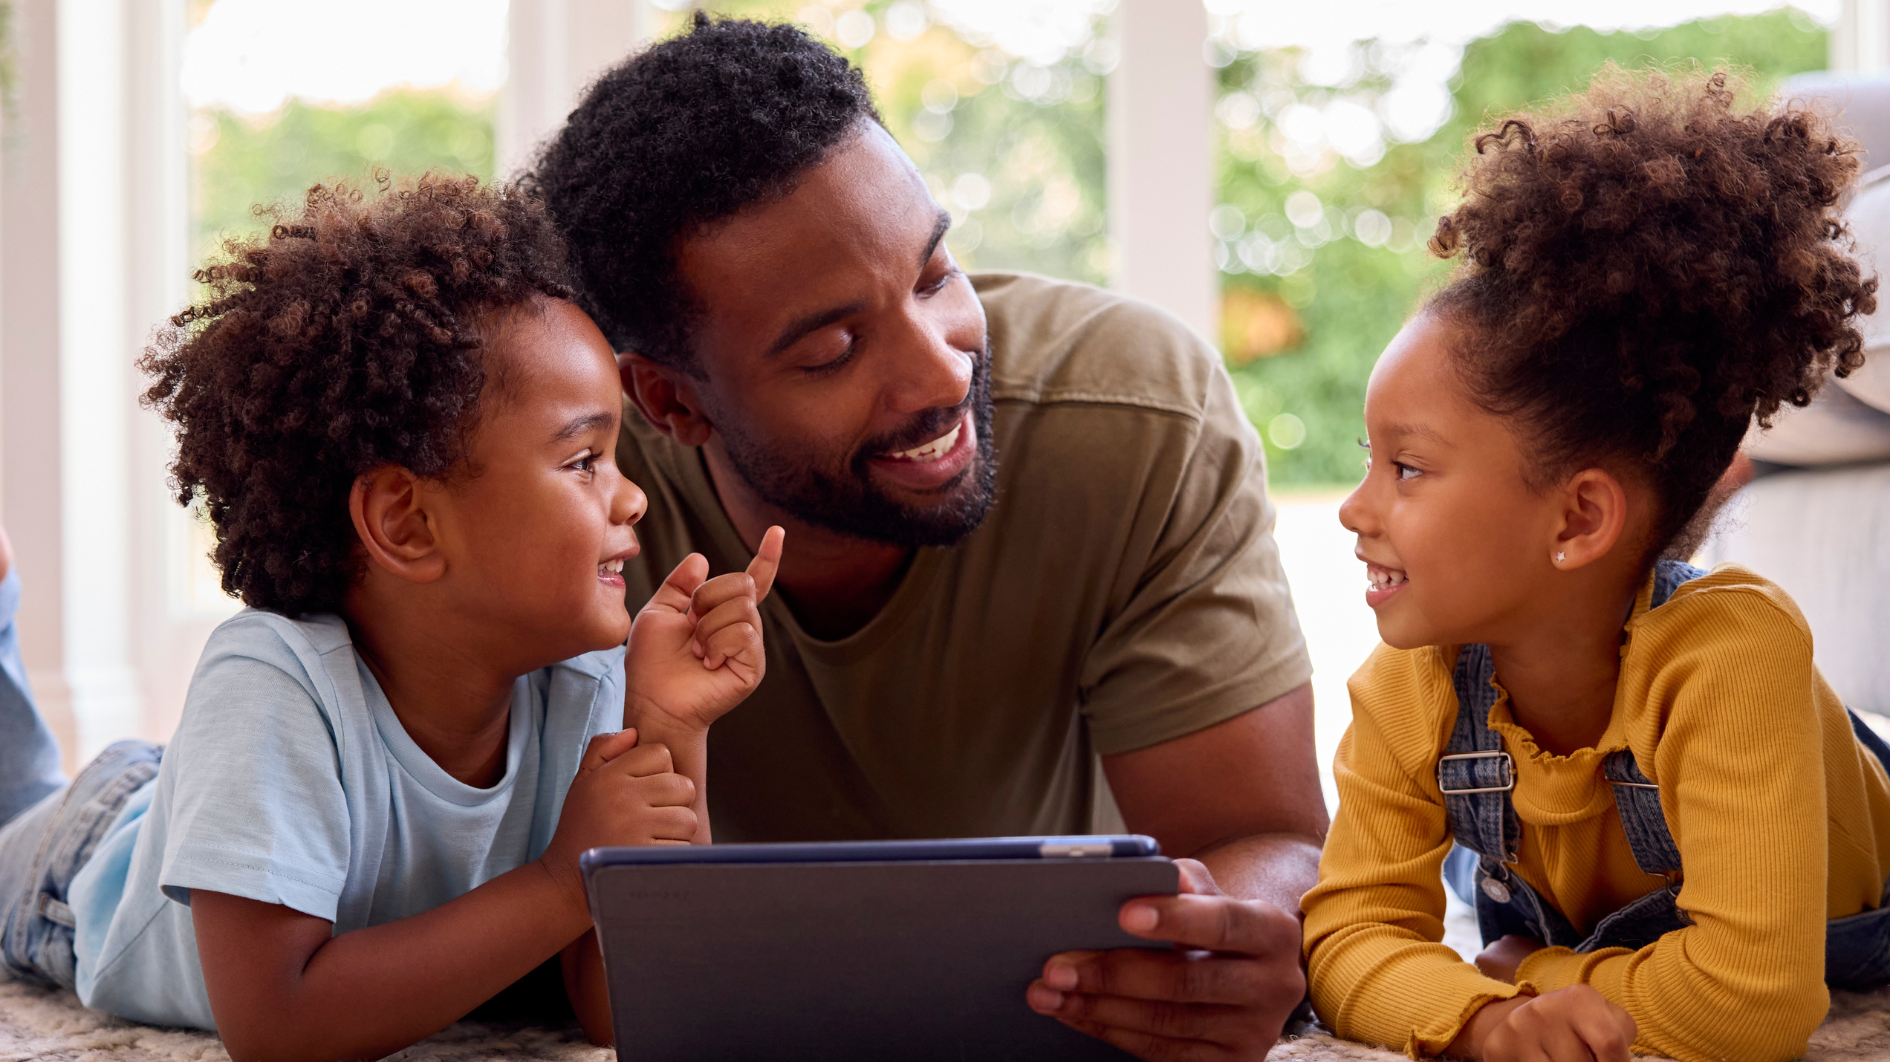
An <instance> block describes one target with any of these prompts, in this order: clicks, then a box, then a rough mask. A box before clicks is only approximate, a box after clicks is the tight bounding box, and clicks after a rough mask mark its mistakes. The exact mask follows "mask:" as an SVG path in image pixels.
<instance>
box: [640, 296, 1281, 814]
mask: <svg viewBox="0 0 1890 1062" xmlns="http://www.w3.org/2000/svg"><path fill="white" fill-rule="evenodd" d="M972 283H973V285H974V286H975V288H976V290H977V292H978V295H979V298H980V299H982V300H983V303H984V308H985V313H986V315H987V317H988V320H989V327H990V335H991V349H992V359H993V360H992V371H991V376H992V379H991V387H992V398H993V400H994V402H995V406H996V417H995V423H994V425H993V430H992V438H993V441H994V442H995V444H996V447H997V458H998V476H997V483H998V493H997V501H996V503H995V504H994V505H993V506H992V507H991V510H990V513H989V515H987V516H986V518H985V521H984V523H983V524H982V525H981V526H980V527H979V528H978V529H977V530H976V531H973V532H972V533H971V534H970V535H969V536H967V537H966V538H965V539H964V540H963V541H961V542H960V543H958V544H957V545H955V546H951V547H946V548H927V549H921V550H919V551H918V554H917V556H915V557H914V559H913V561H912V563H911V565H910V567H909V568H908V569H907V572H906V575H905V577H904V579H903V581H902V582H901V583H900V585H899V587H898V589H897V590H896V591H895V592H894V593H893V595H892V598H891V600H890V601H888V602H887V604H886V606H885V608H884V609H882V610H881V611H880V614H879V615H878V616H876V617H874V618H873V619H872V620H871V621H870V622H868V623H867V624H866V626H864V627H863V628H861V629H860V630H858V631H857V632H855V633H853V634H852V635H850V636H848V637H846V638H843V639H841V640H839V641H821V640H818V639H815V638H813V637H810V636H809V635H808V634H806V633H805V632H804V631H803V630H802V629H801V627H800V625H799V624H798V623H797V622H796V621H795V618H794V615H793V613H792V612H791V611H790V610H789V608H788V606H787V605H786V604H785V603H784V602H783V601H782V600H781V596H780V595H779V594H776V595H774V596H772V597H770V598H769V599H768V600H767V601H766V602H765V603H764V604H763V606H762V610H761V613H762V623H763V626H764V627H765V628H766V630H765V631H764V632H763V633H764V637H765V639H766V641H767V653H768V673H767V677H766V678H764V679H763V680H762V683H761V686H760V688H759V689H757V690H756V691H755V693H754V695H753V696H751V697H749V699H748V700H747V701H745V702H744V703H742V704H741V705H740V706H738V707H737V708H735V709H734V710H733V711H731V712H730V713H729V714H728V715H726V716H724V717H723V718H722V719H721V721H719V722H717V723H716V724H715V727H714V729H713V730H711V731H710V734H709V806H710V811H711V814H712V817H713V822H714V828H715V836H716V840H717V841H795V840H841V839H881V838H901V837H915V838H923V837H964V836H995V835H1013V834H1061V833H1085V832H1090V831H1092V830H1097V831H1108V830H1119V829H1120V828H1121V820H1120V815H1119V813H1118V812H1117V811H1116V809H1115V806H1114V803H1113V801H1112V800H1111V799H1110V796H1109V793H1108V786H1107V784H1106V782H1104V780H1103V779H1102V771H1101V767H1100V764H1099V761H1098V759H1097V757H1098V755H1099V754H1103V753H1118V752H1127V751H1131V750H1134V749H1140V748H1146V747H1148V746H1150V745H1155V744H1159V743H1161V742H1164V741H1169V740H1171V739H1174V738H1178V737H1182V736H1184V735H1186V734H1190V733H1193V732H1195V731H1197V730H1201V729H1203V728H1205V727H1208V726H1212V725H1214V724H1215V723H1219V722H1222V721H1224V720H1227V719H1230V718H1232V717H1234V716H1237V715H1239V714H1241V713H1242V712H1246V711H1248V710H1250V709H1253V708H1256V707H1258V706H1260V705H1262V704H1264V703H1266V702H1267V701H1270V700H1273V699H1274V698H1276V697H1279V696H1280V695H1282V694H1284V693H1286V692H1288V691H1289V690H1292V689H1293V688H1295V687H1297V686H1299V685H1300V684H1302V683H1304V682H1305V681H1306V679H1307V677H1308V676H1309V675H1310V674H1311V672H1312V667H1311V664H1310V662H1309V660H1308V659H1307V656H1306V646H1305V642H1304V641H1303V640H1302V638H1301V637H1300V632H1299V624H1298V621H1297V620H1296V619H1295V617H1294V615H1293V605H1292V598H1291V596H1290V594H1289V592H1288V590H1287V585H1286V578H1285V576H1284V574H1282V572H1281V570H1280V561H1279V555H1278V552H1277V550H1276V549H1275V546H1274V542H1273V517H1274V514H1273V507H1272V505H1271V504H1270V503H1269V502H1268V501H1267V496H1266V475H1265V470H1264V467H1263V464H1262V452H1261V447H1260V440H1259V438H1258V437H1257V436H1256V435H1255V433H1254V430H1253V428H1252V426H1251V425H1249V424H1248V423H1247V420H1246V418H1245V417H1244V416H1243V415H1242V413H1241V409H1240V405H1239V403H1238V401H1237V400H1236V398H1235V395H1234V389H1233V386H1232V383H1231V381H1229V380H1228V378H1227V373H1226V371H1225V370H1224V369H1223V368H1222V366H1221V363H1220V359H1219V357H1218V356H1217V355H1216V354H1215V353H1214V351H1212V350H1211V349H1209V348H1208V347H1207V346H1206V345H1205V344H1203V343H1202V342H1201V341H1200V340H1199V339H1197V338H1196V337H1195V336H1194V335H1193V334H1192V333H1190V332H1189V331H1188V330H1187V329H1186V328H1185V327H1183V326H1182V325H1181V324H1180V323H1179V322H1178V321H1176V320H1175V319H1174V318H1172V317H1169V316H1168V315H1166V314H1164V313H1162V312H1160V311H1158V310H1155V309H1152V308H1150V307H1148V306H1146V305H1143V304H1140V303H1136V302H1132V301H1129V300H1127V299H1124V298H1122V297H1120V296H1118V295H1115V294H1112V293H1110V292H1107V291H1103V290H1100V289H1097V288H1093V287H1089V286H1086V285H1080V284H1069V283H1062V282H1058V281H1052V280H1046V279H1043V278H1040V277H1032V276H1020V275H1010V274H985V275H980V276H975V277H974V278H973V280H972ZM617 458H618V464H619V467H621V468H622V470H623V472H624V474H625V475H627V476H629V477H630V479H631V480H633V481H634V482H636V483H637V484H638V485H639V486H641V487H642V488H643V490H644V491H645V492H647V494H648V495H649V502H650V504H649V513H648V515H647V516H645V517H644V519H643V521H642V523H641V524H639V525H638V528H637V534H638V537H639V538H640V539H641V540H642V543H643V553H642V556H641V558H640V559H638V560H637V561H634V562H632V563H631V564H629V565H626V566H625V569H624V579H625V581H626V582H627V584H628V599H629V602H630V607H631V609H632V610H633V611H634V610H635V609H637V608H640V607H641V606H642V604H643V602H645V601H647V600H648V599H649V596H650V594H651V593H652V592H653V591H654V589H655V587H656V586H657V585H658V584H659V583H660V582H661V580H662V578H663V577H664V576H665V575H666V574H668V572H669V571H670V569H671V568H673V567H674V566H675V565H676V564H677V563H678V562H679V561H681V559H682V558H683V557H684V556H686V555H687V554H688V553H689V552H690V551H691V550H699V551H701V552H702V553H704V554H706V555H707V556H708V558H709V563H710V566H711V568H710V570H711V571H712V572H714V573H717V574H719V573H722V572H727V571H738V570H740V569H741V568H742V567H744V566H745V565H746V564H747V563H748V560H749V558H750V553H749V551H748V549H747V548H746V547H745V546H744V545H743V544H742V542H741V540H740V539H739V538H738V537H737V535H736V533H735V530H734V527H733V525H732V524H730V522H729V519H728V516H727V514H726V513H725V512H724V511H723V509H722V506H721V503H720V502H719V501H718V500H717V497H716V494H715V490H714V487H713V485H712V484H711V482H710V479H709V476H708V473H707V471H706V470H705V468H704V466H703V463H702V460H701V456H700V455H699V454H698V453H697V452H696V451H695V450H693V449H690V448H685V447H682V446H679V445H677V444H676V443H675V442H673V441H671V440H670V439H668V438H667V437H665V436H662V435H660V434H658V433H657V432H656V431H654V430H653V429H652V428H650V426H649V425H648V424H647V423H646V422H644V421H643V419H642V418H641V417H640V416H638V415H637V414H636V413H635V412H634V411H632V412H630V413H628V414H627V415H626V417H625V425H624V431H623V435H622V438H621V441H620V442H619V443H618V447H617ZM787 548H788V549H790V550H791V549H793V548H794V543H793V542H792V541H790V542H788V544H787ZM1253 769H1254V770H1256V771H1265V770H1268V769H1269V767H1268V765H1267V764H1266V763H1264V762H1256V763H1255V764H1254V765H1253Z"/></svg>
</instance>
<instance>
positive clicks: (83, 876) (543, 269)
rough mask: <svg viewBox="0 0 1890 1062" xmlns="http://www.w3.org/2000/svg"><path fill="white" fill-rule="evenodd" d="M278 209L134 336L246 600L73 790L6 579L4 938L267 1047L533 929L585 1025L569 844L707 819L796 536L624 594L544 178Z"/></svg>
mask: <svg viewBox="0 0 1890 1062" xmlns="http://www.w3.org/2000/svg"><path fill="white" fill-rule="evenodd" d="M281 215H282V216H278V217H277V219H276V220H277V224H276V225H275V226H274V228H273V230H272V231H271V232H270V233H269V234H268V235H267V236H264V237H261V238H258V239H255V240H252V241H231V242H230V243H228V244H227V245H226V252H227V253H226V255H225V257H224V258H223V259H221V260H219V261H218V262H217V263H215V264H212V265H211V266H209V267H208V268H206V269H205V270H203V271H202V272H201V273H199V274H198V279H199V280H200V281H202V282H203V283H205V284H206V285H207V290H208V294H207V296H206V297H205V298H204V300H203V301H202V302H200V303H198V304H197V305H196V306H194V307H192V308H191V309H189V310H186V311H185V312H184V313H182V314H180V315H179V316H178V317H177V318H175V319H174V320H173V326H172V327H171V328H170V329H169V330H168V331H166V332H164V333H162V334H161V335H160V337H159V339H158V341H157V343H156V344H155V345H154V346H153V348H152V349H151V350H150V352H148V353H147V355H146V356H145V358H144V360H143V362H142V363H141V365H142V367H143V368H144V369H145V370H146V371H147V372H148V373H150V374H151V376H152V377H153V379H154V383H153V385H152V387H151V389H150V391H149V393H148V394H147V396H146V399H147V401H148V402H149V403H150V404H151V405H152V406H154V407H155V408H156V409H157V410H158V412H159V413H160V414H162V415H163V416H164V417H165V418H166V419H167V420H169V421H170V422H171V423H172V424H173V425H174V427H175V429H176V432H177V441H178V452H177V459H176V462H175V464H174V465H173V468H172V471H173V474H174V477H175V485H176V490H177V493H178V498H179V500H180V501H182V502H184V503H186V504H191V505H198V506H201V507H202V510H203V511H204V512H205V513H206V514H207V515H208V517H209V519H210V520H211V522H212V523H213V524H214V525H215V528H216V539H217V544H216V549H215V553H214V558H213V559H214V560H215V562H216V563H217V565H218V567H219V568H220V570H221V572H222V576H223V586H224V588H225V589H226V590H228V591H229V592H231V593H232V594H236V595H238V596H240V597H241V598H242V599H243V601H244V602H245V603H246V604H248V605H249V606H250V607H249V608H246V609H244V610H243V611H242V612H240V613H238V614H237V615H236V616H235V617H233V618H232V619H230V620H229V621H228V622H226V623H224V624H223V625H222V626H220V627H219V628H217V630H216V632H215V633H214V634H212V635H211V637H210V640H209V643H208V645H207V646H206V647H205V649H204V653H203V658H202V660H201V661H200V662H199V663H198V665H197V671H196V674H195V676H194V677H193V679H192V681H191V686H190V693H189V696H188V699H187V701H186V703H185V706H184V711H183V715H182V719H181V721H180V723H179V725H178V728H177V732H176V735H175V736H174V738H173V739H172V741H171V743H170V745H169V746H168V747H166V748H162V749H160V748H159V747H158V746H155V745H151V744H148V743H144V742H121V743H119V744H118V745H114V746H113V747H112V748H110V749H108V750H106V752H104V753H103V754H101V755H100V756H99V757H98V758H97V759H96V760H94V761H93V762H92V763H91V764H89V765H87V766H86V767H85V769H84V770H83V771H81V772H80V774H79V775H78V776H77V777H76V778H75V779H74V780H73V782H72V783H71V784H70V785H69V786H68V785H63V784H62V782H63V779H61V778H60V777H59V776H58V773H57V762H58V754H57V749H56V747H54V746H53V744H52V739H51V736H50V734H49V733H48V732H47V731H46V728H45V725H44V723H43V722H42V721H41V720H40V719H39V717H38V716H37V714H36V713H35V712H34V710H33V705H32V700H31V697H30V695H29V694H28V693H27V692H26V685H25V680H24V676H23V674H21V672H20V668H19V664H18V650H17V646H16V643H15V641H14V638H13V633H12V613H13V610H14V608H15V607H16V605H17V602H18V600H19V584H18V580H17V577H10V578H8V579H7V580H6V581H5V582H3V583H0V743H3V744H4V746H5V747H4V748H3V749H0V823H4V825H0V964H3V965H0V969H3V970H4V972H5V973H7V974H10V975H12V976H15V977H23V978H29V979H34V980H38V981H42V982H48V983H51V984H55V985H66V986H72V987H75V988H76V989H77V990H78V993H79V996H80V998H81V1000H82V1001H83V1002H84V1003H85V1004H86V1005H87V1006H91V1007H97V1008H101V1009H104V1010H107V1011H110V1012H112V1013H115V1014H120V1015H123V1016H125V1017H128V1018H133V1019H136V1020H139V1021H145V1022H152V1023H157V1024H165V1025H185V1026H195V1027H199V1028H204V1029H214V1030H216V1031H217V1032H219V1033H220V1034H221V1035H222V1036H223V1038H224V1040H225V1043H226V1045H227V1046H228V1047H229V1050H230V1053H231V1055H232V1057H234V1058H237V1059H244V1058H259V1057H267V1058H270V1059H275V1060H285V1059H296V1058H311V1059H326V1058H366V1057H378V1056H380V1055H384V1054H387V1053H390V1052H392V1051H396V1050H399V1049H401V1048H403V1047H406V1046H408V1045H410V1044H412V1043H414V1042H415V1041H417V1040H420V1039H422V1038H424V1037H426V1036H428V1035H430V1034H431V1033H433V1032H435V1031H437V1030H438V1029H440V1028H442V1027H443V1026H445V1025H447V1024H449V1023H451V1022H453V1021H454V1020H456V1019H458V1018H460V1017H461V1016H463V1015H465V1014H466V1013H468V1012H469V1011H471V1010H472V1009H473V1008H474V1007H476V1006H478V1005H479V1004H481V1003H482V1002H485V1001H487V1000H488V999H490V998H492V997H493V996H494V995H495V994H497V993H499V992H500V991H501V990H502V989H505V988H507V987H508V986H510V985H512V984H513V983H514V982H518V981H520V980H521V978H523V977H524V976H525V975H526V974H528V973H530V972H532V971H533V970H534V969H535V968H537V967H538V966H540V964H542V963H545V962H547V961H548V960H550V959H552V958H554V957H556V958H560V959H561V962H560V966H561V969H562V974H563V981H564V987H565V990H566V993H567V994H568V996H569V999H570V1002H571V1004H572V1006H573V1008H574V1009H575V1011H576V1014H577V1016H578V1018H579V1019H580V1020H581V1021H582V1022H583V1024H584V1027H585V1029H586V1031H587V1033H589V1034H590V1035H591V1037H592V1038H593V1039H594V1040H597V1041H599V1042H607V1041H608V1040H609V1039H610V1038H611V1025H610V1015H609V1008H608V1004H607V1000H606V996H605V990H604V982H603V971H602V964H601V962H600V960H599V956H598V951H597V946H596V940H595V935H594V934H593V933H592V932H591V924H590V918H589V913H588V909H587V907H586V904H585V897H584V889H583V884H582V881H581V879H580V878H579V874H578V866H577V857H578V855H579V854H580V853H581V852H583V851H584V850H585V849H587V848H590V847H593V846H596V845H606V844H682V843H690V842H697V843H702V842H707V841H708V840H709V823H708V816H707V807H706V803H705V790H704V782H705V778H704V774H705V763H706V755H707V754H706V735H707V730H708V727H709V724H710V723H712V722H713V721H714V720H715V719H716V718H717V717H718V716H720V715H721V714H722V713H723V712H725V711H727V710H728V709H730V708H732V707H733V706H734V705H735V704H737V703H739V702H740V701H741V700H742V699H743V698H744V697H746V696H747V695H748V693H749V692H750V691H751V690H753V689H754V687H755V685H756V684H757V683H758V682H759V681H760V679H761V675H762V672H763V667H764V658H763V653H762V646H761V635H760V631H761V621H760V616H759V613H758V611H757V604H758V602H759V601H760V600H761V598H763V597H765V596H766V594H767V592H768V589H769V585H770V583H771V582H772V580H773V575H774V570H775V566H776V564H777V562H778V560H779V558H780V552H781V537H782V536H781V532H780V531H779V530H778V529H775V530H771V531H770V532H769V534H768V535H767V536H766V537H765V538H764V539H763V541H762V542H760V543H757V544H756V548H757V557H756V560H755V562H754V564H753V565H751V566H750V568H749V570H748V572H746V573H736V574H732V575H725V576H722V577H719V578H717V579H707V578H706V577H707V574H708V572H707V562H706V561H704V560H703V559H702V558H701V557H700V556H691V557H690V558H689V559H687V560H685V561H684V562H683V563H682V564H681V565H679V566H678V567H677V569H676V570H675V571H674V572H673V573H671V575H670V576H669V579H668V580H667V581H666V582H665V583H664V585H663V586H662V588H661V589H660V590H659V591H658V593H657V594H656V596H655V598H654V599H652V600H651V601H650V603H649V604H648V605H646V606H645V607H644V608H643V609H642V610H641V611H640V612H639V613H638V615H637V617H636V619H635V622H634V624H633V623H632V620H631V617H630V615H629V614H628V612H627V610H626V608H625V605H624V599H623V595H624V581H623V577H622V574H621V573H622V570H623V565H624V563H625V562H626V561H627V560H630V559H631V558H633V557H635V556H636V552H637V544H636V537H635V535H634V534H633V532H632V530H631V525H632V524H634V523H635V522H636V520H637V519H638V518H639V517H640V516H642V514H643V511H644V506H645V499H644V496H643V494H642V492H641V491H639V490H638V489H637V487H636V485H635V484H632V483H630V482H629V481H628V480H626V479H624V478H623V476H622V475H621V474H620V473H619V472H618V471H617V469H616V467H615V464H614V462H613V458H612V454H613V452H614V449H615V444H616V439H617V431H618V426H619V418H620V415H621V410H622V399H621V394H620V385H619V382H618V373H617V366H616V361H615V357H614V355H613V353H612V351H611V348H610V346H609V345H608V344H607V343H606V342H605V340H604V338H603V336H602V335H601V334H600V333H599V332H598V330H597V328H596V327H595V326H594V325H593V324H592V323H591V321H590V319H589V318H588V317H586V316H585V315H584V313H583V312H582V311H581V310H579V309H578V308H577V307H576V306H575V305H574V303H573V302H572V301H571V300H572V298H573V288H572V281H571V279H570V276H571V274H570V272H569V267H568V266H567V265H566V262H565V257H564V251H563V248H562V245H561V243H560V242H559V240H558V237H557V236H556V235H555V233H554V230H553V229H552V227H551V225H550V223H549V222H548V220H547V219H546V217H545V214H544V212H543V210H542V209H541V207H540V206H539V205H538V204H537V203H536V202H534V201H533V200H532V199H530V198H529V197H528V196H525V195H522V194H521V193H519V192H517V191H515V190H511V189H501V188H498V187H490V186H482V185H480V184H479V183H478V182H477V181H474V180H472V179H470V178H468V179H441V178H437V177H429V178H426V179H423V180H421V181H420V182H418V183H417V184H414V185H412V186H408V187H401V188H388V187H383V188H381V189H380V190H379V193H378V194H369V195H365V196H364V195H362V194H361V193H359V192H357V191H354V190H351V189H348V188H346V187H342V188H336V189H321V188H317V189H314V190H312V191H311V192H310V195H309V197H308V199H307V202H306V204H303V205H302V206H300V207H298V208H295V209H294V210H292V211H290V210H283V211H281ZM289 215H293V216H289ZM3 542H4V539H3V537H0V543H3ZM4 562H5V553H4V548H0V571H4V570H5V567H6V565H5V563H4ZM626 639H627V651H626Z"/></svg>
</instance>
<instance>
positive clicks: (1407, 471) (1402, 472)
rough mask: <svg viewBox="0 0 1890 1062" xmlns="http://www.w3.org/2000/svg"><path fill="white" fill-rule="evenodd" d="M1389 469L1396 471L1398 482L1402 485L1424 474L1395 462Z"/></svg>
mask: <svg viewBox="0 0 1890 1062" xmlns="http://www.w3.org/2000/svg"><path fill="white" fill-rule="evenodd" d="M1391 467H1392V468H1395V469H1397V470H1398V482H1400V483H1403V482H1404V481H1406V480H1411V479H1416V478H1418V477H1419V476H1421V475H1423V474H1424V473H1422V472H1419V471H1418V470H1417V469H1415V468H1412V467H1411V466H1410V465H1405V464H1399V463H1397V462H1395V461H1394V462H1392V465H1391Z"/></svg>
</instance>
